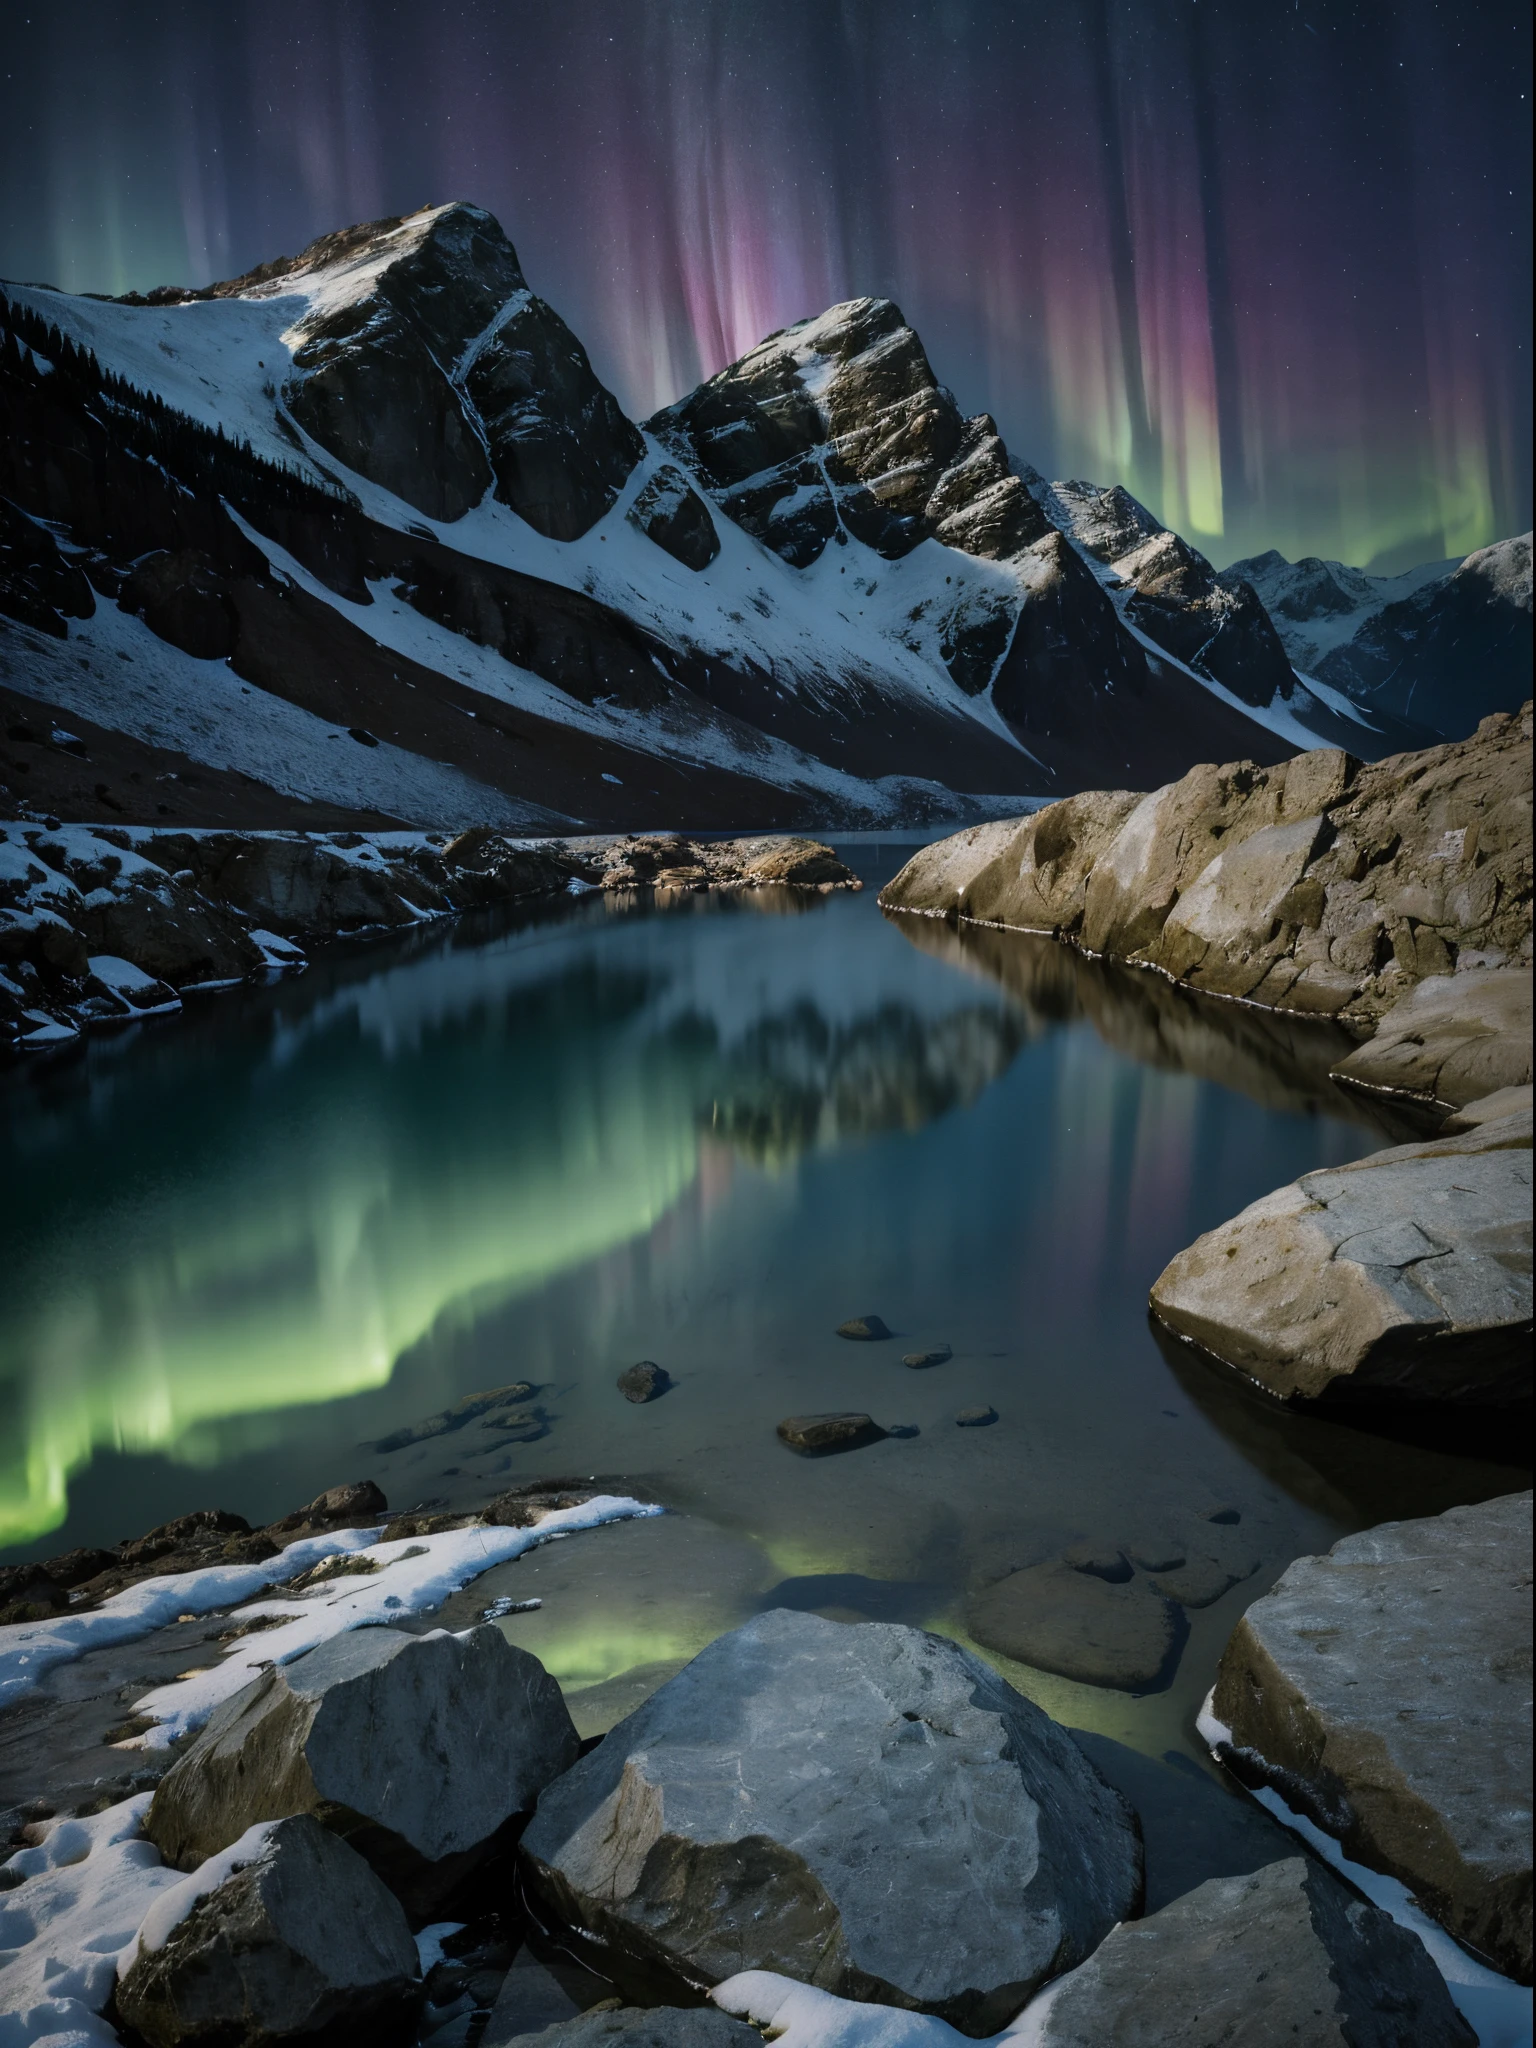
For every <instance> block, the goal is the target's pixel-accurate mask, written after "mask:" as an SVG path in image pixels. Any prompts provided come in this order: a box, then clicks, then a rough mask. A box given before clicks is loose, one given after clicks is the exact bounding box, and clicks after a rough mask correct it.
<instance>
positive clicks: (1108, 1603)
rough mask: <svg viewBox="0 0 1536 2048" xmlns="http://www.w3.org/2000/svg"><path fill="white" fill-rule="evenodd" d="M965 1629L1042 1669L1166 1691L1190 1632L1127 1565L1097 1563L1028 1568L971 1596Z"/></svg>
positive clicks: (1085, 1680) (1061, 1561)
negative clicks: (1109, 1572) (1110, 1571)
mask: <svg viewBox="0 0 1536 2048" xmlns="http://www.w3.org/2000/svg"><path fill="white" fill-rule="evenodd" d="M965 1619H966V1626H967V1627H968V1628H969V1630H970V1632H971V1634H972V1635H973V1636H974V1637H975V1638H976V1640H977V1642H978V1643H981V1644H983V1645H984V1646H985V1647H986V1648H987V1649H989V1650H996V1651H998V1652H999V1653H1000V1654H1001V1655H1002V1656H1004V1657H1012V1658H1013V1659H1014V1660H1015V1661H1016V1662H1017V1663H1020V1664H1030V1665H1033V1666H1034V1668H1035V1669H1036V1670H1037V1671H1054V1672H1056V1673H1057V1674H1058V1675H1059V1676H1060V1677H1062V1678H1075V1679H1076V1680H1077V1681H1078V1682H1079V1683H1080V1684H1083V1685H1104V1686H1112V1687H1114V1688H1116V1689H1117V1690H1119V1691H1122V1692H1156V1691H1158V1690H1159V1689H1160V1688H1161V1687H1163V1686H1165V1685H1167V1684H1168V1683H1169V1682H1170V1680H1171V1679H1172V1677H1173V1673H1174V1669H1175V1667H1176V1666H1177V1664H1178V1660H1179V1653H1180V1651H1181V1650H1182V1649H1183V1647H1184V1639H1185V1637H1186V1636H1187V1635H1188V1633H1189V1629H1188V1625H1187V1624H1186V1622H1185V1620H1184V1616H1183V1613H1182V1611H1181V1610H1180V1608H1179V1606H1178V1605H1177V1603H1176V1602H1175V1601H1173V1600H1171V1599H1169V1598H1167V1597H1166V1596H1165V1595H1164V1594H1162V1593H1160V1592H1158V1591H1157V1590H1156V1589H1155V1588H1154V1587H1153V1586H1152V1585H1150V1584H1149V1583H1148V1582H1147V1580H1145V1579H1143V1578H1139V1577H1135V1576H1133V1574H1132V1572H1131V1569H1130V1566H1129V1565H1128V1564H1127V1565H1125V1568H1124V1572H1123V1575H1122V1574H1121V1573H1119V1572H1116V1573H1115V1574H1114V1576H1113V1577H1108V1576H1106V1575H1105V1573H1104V1572H1103V1570H1101V1569H1096V1568H1095V1560H1093V1559H1087V1560H1085V1561H1083V1562H1079V1563H1076V1564H1073V1563H1070V1562H1068V1560H1067V1559H1065V1558H1058V1559H1055V1560H1053V1561H1051V1562H1049V1563H1046V1564H1037V1565H1028V1566H1026V1567H1025V1568H1024V1570H1023V1571H1017V1572H1010V1573H1009V1574H1008V1576H1007V1577H1006V1578H1005V1579H999V1580H998V1581H997V1583H996V1584H995V1585H991V1586H987V1587H985V1588H983V1590H982V1591H981V1592H979V1593H974V1594H972V1596H971V1598H970V1599H969V1600H968V1601H967V1603H966V1609H965Z"/></svg>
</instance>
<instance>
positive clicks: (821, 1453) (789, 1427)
mask: <svg viewBox="0 0 1536 2048" xmlns="http://www.w3.org/2000/svg"><path fill="white" fill-rule="evenodd" d="M775 1433H776V1435H777V1436H778V1439H779V1442H780V1443H781V1444H787V1445H788V1447H789V1448H790V1450H792V1451H798V1452H799V1454H800V1456H801V1457H802V1458H822V1457H826V1456H827V1455H828V1453H829V1452H833V1451H857V1450H862V1448H863V1447H864V1445H865V1444H873V1443H878V1442H879V1441H880V1439H881V1437H883V1436H885V1435H886V1434H887V1433H888V1432H887V1431H885V1430H883V1429H882V1428H881V1427H880V1425H879V1423H877V1422H875V1421H874V1420H873V1419H872V1418H871V1417H870V1416H868V1415H860V1414H845V1415H786V1416H785V1418H784V1420H783V1421H782V1422H781V1423H780V1424H779V1426H778V1429H777V1431H776V1432H775Z"/></svg>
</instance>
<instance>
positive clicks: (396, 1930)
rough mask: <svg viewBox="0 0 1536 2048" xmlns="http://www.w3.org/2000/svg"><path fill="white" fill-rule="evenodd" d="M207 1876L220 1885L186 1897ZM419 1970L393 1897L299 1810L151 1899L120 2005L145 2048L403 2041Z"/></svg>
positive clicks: (239, 2047) (258, 2047) (264, 2047)
mask: <svg viewBox="0 0 1536 2048" xmlns="http://www.w3.org/2000/svg"><path fill="white" fill-rule="evenodd" d="M209 1877H219V1878H222V1881H221V1882H216V1883H214V1884H212V1885H210V1887H209V1889H208V1890H207V1891H206V1892H205V1893H203V1894H202V1896H201V1897H196V1896H193V1893H194V1888H195V1885H196V1884H197V1883H198V1882H200V1881H206V1880H207V1879H208V1878H209ZM183 1911H184V1917H181V1918H179V1919H178V1918H175V1917H174V1916H175V1915H177V1914H178V1913H180V1912H183ZM167 1922H170V1923H171V1924H169V1925H166V1923H167ZM157 1923H158V1924H157ZM418 1975H419V1969H418V1963H417V1957H416V1944H415V1942H414V1941H413V1940H412V1939H411V1931H410V1927H409V1926H408V1924H407V1922H406V1917H405V1914H404V1912H403V1911H402V1909H401V1907H400V1905H399V1904H398V1902H397V1901H396V1900H395V1899H394V1898H392V1897H391V1895H390V1894H389V1892H387V1891H386V1890H385V1888H384V1886H383V1885H382V1884H381V1883H380V1882H379V1880H378V1878H376V1877H375V1876H374V1874H373V1872H372V1871H371V1870H370V1869H369V1868H368V1865H367V1864H366V1863H365V1862H364V1861H363V1859H362V1857H361V1856H359V1855H358V1854H357V1852H356V1851H355V1850H354V1849H349V1848H348V1847H347V1845H346V1843H345V1842H343V1841H342V1840H340V1838H339V1837H338V1836H336V1835H333V1834H332V1833H331V1832H330V1830H329V1829H328V1828H324V1827H322V1826H321V1825H320V1823H319V1822H318V1821H317V1820H314V1819H313V1818H312V1817H311V1816H310V1815H308V1814H297V1815H295V1816H294V1817H293V1818H291V1819H288V1820H280V1821H278V1822H277V1823H276V1825H275V1826H273V1827H272V1828H271V1829H270V1830H268V1831H267V1832H266V1835H265V1839H264V1840H256V1841H253V1842H252V1853H251V1855H250V1857H249V1859H248V1860H241V1859H239V1858H232V1859H230V1868H229V1870H228V1871H227V1872H223V1871H217V1870H215V1871H210V1872H205V1873H203V1874H202V1877H201V1879H198V1880H195V1879H188V1880H187V1885H186V1887H185V1888H183V1887H177V1889H176V1890H175V1891H172V1892H169V1893H164V1894H162V1895H161V1897H160V1899H159V1900H158V1901H157V1903H156V1905H155V1906H154V1907H153V1908H152V1909H151V1913H150V1916H149V1920H148V1921H147V1922H146V1925H145V1929H144V1932H143V1933H141V1935H140V1937H139V1943H138V1948H137V1953H136V1957H135V1960H134V1961H133V1963H132V1965H131V1967H130V1968H129V1969H128V1971H127V1972H126V1974H125V1975H124V1977H123V1979H122V1981H121V1983H120V1984H119V1985H118V1989H117V2010H118V2013H119V2015H120V2017H121V2018H122V2019H123V2020H124V2021H126V2023H127V2024H128V2025H129V2026H130V2027H132V2028H133V2029H134V2031H135V2033H136V2034H137V2035H139V2036H141V2037H142V2038H143V2040H145V2041H146V2042H148V2043H149V2048H180V2044H183V2043H185V2044H187V2048H203V2044H206V2043H212V2042H217V2043H218V2044H219V2048H267V2044H269V2043H276V2042H279V2041H291V2040H293V2039H294V2038H295V2037H302V2038H305V2039H309V2038H313V2037H315V2036H321V2035H323V2036H324V2038H327V2039H332V2038H337V2037H338V2036H340V2035H342V2034H343V2033H344V2034H345V2037H346V2038H347V2039H350V2040H357V2041H362V2040H364V2039H366V2040H368V2041H369V2042H378V2043H380V2044H384V2043H387V2042H393V2041H399V2042H404V2041H406V2040H408V2039H409V2038H410V2036H411V2033H412V2031H413V2029H412V2025H411V2021H412V2013H411V2008H410V2004H409V2000H408V1994H409V1993H410V1991H411V1989H412V1988H413V1986H414V1984H415V1983H416V1981H417V1978H418Z"/></svg>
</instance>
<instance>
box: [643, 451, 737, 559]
mask: <svg viewBox="0 0 1536 2048" xmlns="http://www.w3.org/2000/svg"><path fill="white" fill-rule="evenodd" d="M624 516H625V518H626V519H628V520H629V521H630V523H631V524H632V525H634V526H637V527H638V528H639V529H640V531H641V532H642V533H643V534H644V535H645V536H646V538H647V540H653V541H655V543H656V545H657V547H659V548H664V549H665V550H666V552H667V553H668V554H669V555H670V556H671V557H672V559H673V560H674V561H677V562H681V563H682V565H683V567H684V568H685V569H707V568H708V567H709V565H710V563H711V562H712V561H713V560H714V559H715V557H716V555H718V554H719V552H720V536H719V534H718V533H716V531H715V522H714V520H713V519H711V518H710V516H709V507H708V506H707V505H706V504H705V502H704V500H703V499H702V498H701V497H700V496H699V494H698V492H697V491H696V490H695V489H694V488H693V486H692V484H690V483H689V481H688V479H687V477H685V476H684V475H683V473H682V471H681V470H680V469H674V468H673V467H672V466H671V464H670V463H664V464H663V465H662V467H661V468H660V469H658V470H657V471H656V472H655V474H654V475H653V476H651V477H650V478H649V480H648V481H647V482H646V483H644V484H642V485H641V487H640V489H639V490H638V491H637V492H636V493H635V501H634V503H633V504H632V505H631V506H630V508H629V510H628V511H627V512H626V513H625V515H624Z"/></svg>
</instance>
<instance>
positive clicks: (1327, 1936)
mask: <svg viewBox="0 0 1536 2048" xmlns="http://www.w3.org/2000/svg"><path fill="white" fill-rule="evenodd" d="M1031 2023H1033V2024H1032V2026H1031ZM1025 2025H1026V2028H1029V2029H1030V2030H1029V2031H1027V2032H1026V2034H1025V2038H1026V2039H1027V2040H1028V2041H1029V2042H1030V2044H1031V2048H1232V2044H1233V2043H1238V2042H1240V2043H1241V2044H1242V2048H1296V2044H1297V2043H1298V2042H1304V2043H1306V2048H1325V2044H1328V2043H1334V2042H1336V2043H1338V2044H1339V2048H1366V2044H1369V2048H1410V2044H1411V2048H1475V2043H1476V2040H1477V2036H1476V2035H1475V2034H1474V2033H1473V2031H1472V2029H1471V2028H1470V2027H1469V2026H1468V2025H1467V2023H1466V2021H1465V2020H1464V2019H1463V2018H1462V2016H1461V2014H1460V2013H1459V2012H1458V2011H1457V2010H1456V2007H1455V2006H1454V2005H1453V2004H1452V2002H1451V1997H1450V1993H1449V1992H1448V1991H1447V1990H1446V1988H1445V1983H1444V1980H1443V1979H1442V1978H1441V1976H1440V1974H1439V1972H1438V1971H1437V1970H1436V1969H1435V1966H1434V1964H1433V1963H1432V1962H1431V1961H1430V1960H1429V1956H1428V1954H1427V1953H1426V1952H1425V1949H1424V1946H1423V1944H1422V1943H1421V1942H1420V1941H1419V1939H1418V1937H1417V1936H1416V1935H1413V1934H1410V1933H1408V1932H1407V1931H1406V1930H1405V1929H1404V1928H1401V1927H1399V1926H1398V1925H1397V1924H1396V1922H1395V1921H1393V1920H1392V1919H1390V1918H1389V1917H1388V1915H1387V1914H1385V1913H1383V1912H1382V1911H1381V1910H1380V1908H1379V1907H1376V1906H1372V1905H1369V1904H1367V1902H1366V1901H1365V1900H1364V1899H1359V1898H1356V1896H1355V1895H1354V1893H1353V1892H1351V1891H1349V1890H1348V1889H1347V1888H1346V1887H1345V1886H1344V1885H1342V1884H1341V1883H1340V1882H1339V1880H1338V1879H1337V1878H1336V1877H1334V1876H1333V1874H1332V1873H1331V1872H1330V1871H1328V1870H1327V1869H1325V1868H1324V1866H1323V1865H1322V1864H1320V1863H1316V1862H1313V1861H1311V1860H1310V1859H1307V1860H1304V1859H1303V1858H1301V1857H1299V1856H1297V1857H1292V1858H1288V1859H1287V1860H1286V1861H1285V1862H1283V1863H1272V1864H1270V1865H1269V1866H1268V1867H1267V1868H1265V1869H1263V1870H1257V1871H1255V1872H1254V1873H1253V1874H1252V1876H1250V1877H1217V1878H1212V1879H1210V1881H1209V1882H1208V1883H1206V1884H1202V1885H1199V1886H1197V1887H1196V1889H1195V1890H1194V1891H1192V1892H1187V1893H1186V1894H1185V1895H1184V1897H1183V1898H1181V1899H1176V1900H1175V1901H1174V1903H1173V1904H1172V1905H1171V1906H1165V1907H1164V1908H1163V1909H1162V1911H1161V1912H1160V1913H1152V1914H1150V1915H1149V1916H1148V1917H1147V1918H1146V1919H1145V1920H1136V1921H1133V1922H1131V1923H1130V1924H1129V1925H1126V1926H1121V1927H1117V1928H1116V1929H1115V1930H1114V1932H1113V1933H1112V1934H1111V1935H1110V1936H1109V1938H1108V1939H1107V1940H1106V1941H1105V1942H1104V1943H1103V1945H1102V1946H1101V1947H1100V1948H1099V1949H1098V1950H1097V1951H1096V1952H1095V1953H1094V1954H1093V1955H1092V1956H1090V1957H1089V1959H1088V1961H1087V1962H1086V1963H1083V1964H1081V1965H1080V1966H1079V1967H1078V1968H1077V1969H1076V1970H1074V1971H1073V1972H1072V1973H1071V1975H1070V1976H1068V1977H1065V1978H1063V1979H1062V1980H1061V1981H1060V1982H1059V1983H1057V1984H1053V1985H1052V1986H1051V1987H1050V1988H1049V1989H1048V1990H1047V1991H1044V1992H1042V1994H1041V1995H1040V1997H1039V1998H1038V1999H1037V2000H1036V2001H1035V2003H1034V2005H1033V2006H1032V2007H1031V2008H1030V2010H1029V2013H1028V2015H1027V2018H1026V2022H1025Z"/></svg>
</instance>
